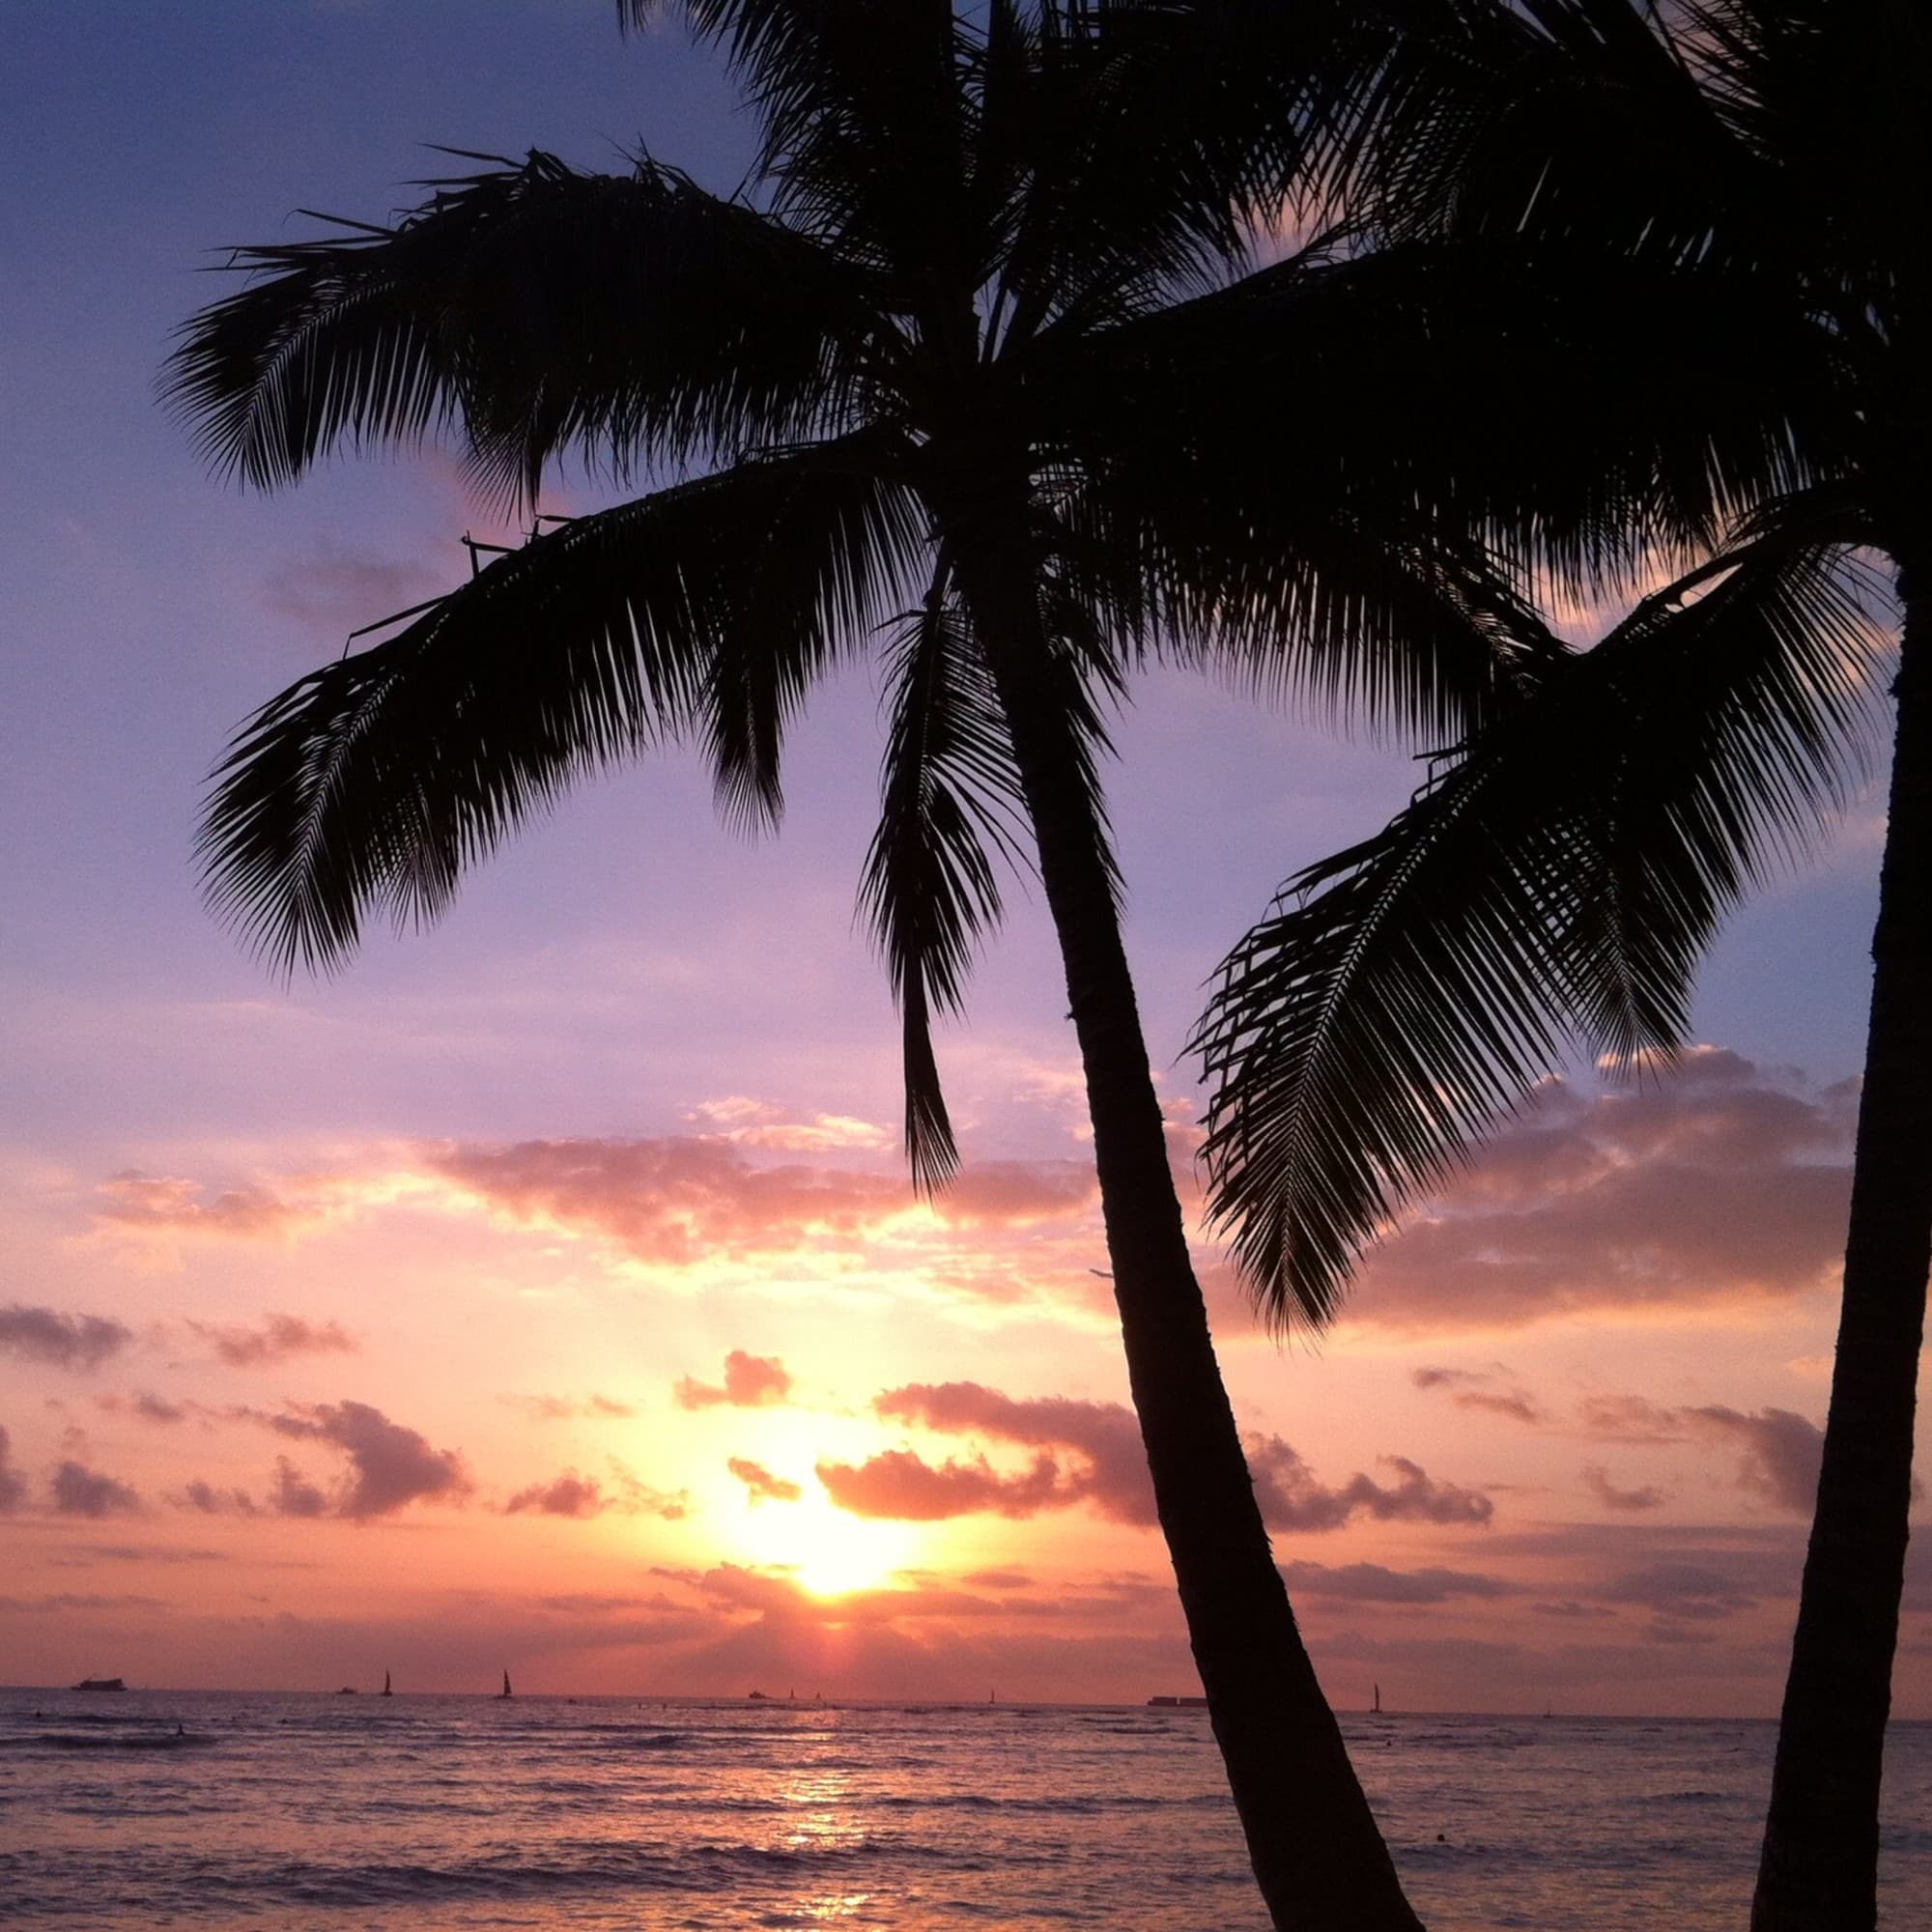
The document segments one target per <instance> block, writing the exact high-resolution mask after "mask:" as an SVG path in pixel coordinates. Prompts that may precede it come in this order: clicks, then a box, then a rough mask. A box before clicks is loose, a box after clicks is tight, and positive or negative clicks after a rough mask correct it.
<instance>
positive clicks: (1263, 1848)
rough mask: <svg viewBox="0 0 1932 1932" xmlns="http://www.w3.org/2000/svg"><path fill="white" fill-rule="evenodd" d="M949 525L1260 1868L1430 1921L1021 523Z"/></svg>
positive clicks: (1181, 1572) (1284, 1903)
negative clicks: (1203, 1176) (1230, 1305)
mask: <svg viewBox="0 0 1932 1932" xmlns="http://www.w3.org/2000/svg"><path fill="white" fill-rule="evenodd" d="M949 522H952V520H949ZM948 535H949V540H950V541H952V544H953V552H954V556H955V559H956V567H957V570H958V575H959V582H960V586H961V589H962V592H963V593H964V595H965V598H966V602H967V605H968V608H969V609H970V611H971V612H972V615H973V620H974V625H975V629H976V630H977V632H978V633H979V635H980V639H982V641H983V644H984V647H985V649H986V651H987V655H988V657H989V659H990V661H991V664H992V668H993V673H994V678H995V682H996V684H997V686H998V689H999V694H1000V699H1001V702H1002V704H1003V706H1004V708H1005V711H1006V714H1007V721H1008V725H1009V730H1010V732H1011V737H1012V745H1013V751H1014V754H1015V757H1016V760H1017V763H1018V767H1019V773H1020V779H1021V783H1022V786H1023V788H1024V791H1025V795H1026V802H1027V808H1028V810H1029V812H1030V813H1031V815H1032V819H1033V825H1034V832H1035V837H1036V838H1037V844H1038V850H1039V865H1040V877H1041V881H1042V884H1043V885H1044V887H1045V892H1046V899H1047V905H1048V907H1049V909H1050V911H1051V913H1052V916H1053V922H1054V926H1055V929H1056V931H1057V933H1058V935H1059V939H1060V946H1061V953H1062V958H1063V960H1064V962H1065V970H1066V991H1067V1000H1068V1003H1069V1007H1070V1009H1071V1017H1072V1020H1073V1025H1074V1030H1075V1033H1076V1035H1077V1037H1078V1038H1079V1042H1080V1056H1081V1061H1082V1064H1083V1066H1084V1068H1085V1072H1086V1078H1087V1102H1088V1108H1089V1112H1090V1114H1091V1117H1092V1120H1093V1123H1094V1158H1095V1163H1096V1165H1097V1167H1098V1170H1099V1181H1100V1201H1101V1209H1102V1213H1103V1215H1104V1218H1105V1221H1106V1229H1107V1251H1108V1255H1109V1257H1110V1258H1111V1260H1112V1262H1113V1272H1114V1297H1115V1301H1116V1303H1117V1304H1118V1306H1119V1309H1120V1315H1121V1329H1122V1336H1123V1338H1124V1340H1125V1344H1126V1355H1127V1375H1128V1380H1129V1383H1130V1385H1131V1388H1132V1391H1133V1400H1134V1407H1135V1409H1136V1410H1137V1412H1138V1414H1139V1416H1140V1425H1141V1435H1142V1439H1143V1441H1144V1442H1145V1444H1146V1447H1147V1455H1148V1466H1149V1468H1150V1470H1151V1474H1152V1477H1153V1491H1154V1502H1155V1507H1156V1509H1157V1511H1158V1514H1159V1518H1160V1526H1161V1530H1162V1533H1163V1534H1164V1535H1165V1537H1166V1539H1167V1547H1168V1551H1169V1554H1170V1556H1171V1557H1172V1559H1173V1563H1174V1572H1175V1577H1176V1580H1177V1582H1178V1583H1179V1593H1180V1602H1181V1606H1182V1608H1183V1610H1184V1611H1185V1613H1186V1618H1187V1630H1188V1636H1189V1639H1190V1641H1191V1643H1192V1646H1193V1651H1194V1660H1195V1663H1196V1665H1197V1666H1198V1668H1199V1670H1200V1673H1201V1682H1202V1685H1203V1688H1204V1689H1205V1690H1206V1691H1207V1693H1208V1715H1209V1717H1210V1719H1211V1720H1212V1722H1213V1727H1214V1736H1215V1739H1216V1741H1217V1742H1218V1743H1219V1745H1220V1747H1221V1754H1222V1757H1223V1758H1224V1760H1225V1761H1226V1764H1227V1770H1228V1781H1229V1784H1230V1786H1231V1787H1232V1789H1233V1793H1234V1799H1235V1804H1236V1809H1237V1811H1238V1812H1239V1814H1240V1819H1241V1825H1242V1829H1243V1831H1244V1832H1245V1833H1246V1834H1247V1843H1248V1852H1249V1856H1250V1858H1251V1859H1252V1860H1253V1861H1254V1868H1255V1876H1256V1878H1257V1879H1258V1880H1259V1881H1260V1884H1261V1889H1262V1895H1263V1897H1264V1899H1265V1900H1266V1903H1267V1908H1268V1911H1269V1913H1270V1915H1271V1916H1272V1918H1273V1921H1274V1923H1275V1925H1276V1926H1278V1927H1280V1928H1283V1932H1288V1928H1294V1932H1420V1925H1419V1921H1418V1920H1417V1918H1416V1917H1415V1914H1414V1913H1413V1912H1412V1911H1411V1910H1410V1908H1409V1905H1408V1902H1407V1900H1406V1898H1405V1897H1404V1896H1403V1893H1402V1888H1401V1886H1400V1884H1399V1883H1398V1881H1397V1879H1396V1875H1395V1867H1394V1865H1393V1863H1392V1862H1391V1861H1390V1858H1389V1854H1388V1848H1387V1847H1386V1846H1385V1845H1384V1844H1383V1842H1382V1837H1381V1833H1380V1832H1379V1830H1378V1827H1377V1825H1376V1821H1375V1817H1374V1814H1373V1813H1372V1812H1371V1811H1370V1809H1369V1805H1368V1801H1367V1799H1366V1798H1365V1797H1364V1796H1363V1793H1362V1788H1361V1785H1360V1783H1359V1782H1358V1780H1357V1779H1356V1776H1355V1772H1354V1767H1353V1766H1352V1765H1351V1764H1350V1761H1349V1755H1348V1751H1347V1748H1346V1747H1345V1746H1344V1745H1343V1742H1342V1734H1341V1730H1340V1727H1339V1726H1338V1725H1337V1724H1336V1722H1335V1717H1334V1714H1333V1712H1331V1711H1330V1710H1329V1708H1328V1704H1327V1701H1326V1699H1325V1698H1324V1697H1323V1696H1322V1694H1321V1686H1320V1684H1319V1683H1317V1681H1316V1677H1315V1670H1314V1666H1313V1665H1312V1664H1311V1663H1310V1662H1309V1659H1308V1653H1307V1651H1306V1650H1305V1649H1304V1648H1303V1646H1302V1642H1301V1635H1300V1633H1299V1631H1298V1630H1297V1629H1296V1628H1295V1622H1294V1613H1293V1610H1292V1609H1291V1608H1290V1606H1289V1602H1288V1593H1287V1590H1286V1588H1285V1587H1284V1585H1283V1583H1282V1579H1281V1575H1280V1573H1279V1572H1278V1571H1277V1570H1276V1568H1275V1565H1274V1557H1273V1552H1272V1550H1271V1549H1270V1548H1269V1545H1268V1538H1267V1531H1266V1529H1265V1527H1264V1524H1263V1521H1262V1516H1261V1510H1260V1508H1259V1507H1258V1505H1257V1504H1256V1501H1255V1494H1254V1484H1253V1480H1252V1478H1251V1477H1250V1476H1249V1474H1248V1467H1247V1462H1246V1459H1245V1457H1244V1456H1243V1454H1242V1450H1241V1441H1240V1435H1239V1432H1238V1431H1237V1429H1236V1425H1235V1417H1234V1411H1233V1409H1232V1408H1231V1407H1230V1406H1229V1403H1228V1396H1227V1391H1226V1389H1225V1388H1224V1387H1223V1386H1222V1382H1221V1374H1220V1369H1219V1367H1218V1365H1217V1364H1216V1362H1215V1359H1214V1349H1213V1343H1212V1341H1211V1340H1210V1338H1209V1335H1208V1311H1207V1307H1206V1304H1205V1303H1204V1301H1203V1300H1202V1296H1201V1290H1200V1287H1199V1286H1198V1284H1197V1283H1196V1281H1195V1278H1194V1271H1193V1265H1192V1264H1191V1262H1190V1260H1189V1258H1188V1253H1187V1239H1186V1235H1185V1232H1184V1229H1183V1226H1182V1222H1181V1214H1180V1204H1179V1200H1178V1198H1177V1197H1176V1194H1175V1189H1174V1179H1173V1176H1172V1174H1171V1172H1170V1170H1169V1168H1168V1163H1167V1143H1166V1137H1165V1134H1164V1132H1163V1127H1162V1122H1161V1114H1160V1107H1159V1103H1158V1101H1157V1100H1156V1099H1155V1097H1154V1091H1153V1081H1152V1078H1151V1074H1150V1072H1149V1070H1148V1055H1147V1046H1146V1042H1145V1040H1144V1038H1143V1036H1142V1032H1141V1022H1140V1013H1139V1010H1138V1009H1137V1007H1136V1004H1135V1000H1134V989H1133V982H1132V980H1131V979H1130V978H1129V975H1128V971H1127V960H1126V953H1125V951H1124V949H1123V947H1122V943H1121V932H1120V923H1119V920H1118V918H1117V917H1116V914H1115V909H1114V902H1113V895H1112V892H1111V889H1110V880H1109V876H1108V872H1107V868H1106V865H1105V863H1104V860H1103V858H1102V855H1101V851H1100V849H1099V846H1098V844H1097V841H1096V838H1095V836H1094V816H1093V810H1092V807H1091V805H1090V803H1089V801H1088V800H1087V798H1086V797H1085V795H1084V793H1083V791H1082V789H1081V786H1080V782H1079V779H1078V776H1077V766H1076V763H1075V752H1076V746H1075V744H1074V743H1073V741H1072V739H1071V737H1070V734H1069V732H1068V729H1067V726H1066V724H1065V715H1064V709H1063V705H1062V701H1061V695H1060V693H1058V692H1056V690H1055V689H1054V685H1053V680H1052V677H1051V675H1050V673H1049V670H1048V666H1047V651H1046V644H1045V639H1044V638H1043V636H1042V632H1041V625H1040V618H1039V611H1038V606H1037V598H1036V592H1035V585H1034V582H1033V578H1032V573H1031V570H1030V569H1029V568H1028V565H1027V561H1026V559H1027V558H1028V556H1029V554H1030V552H1029V549H1028V546H1027V541H1026V531H1025V527H1024V525H1023V524H1020V523H1018V522H1017V521H1015V522H1013V523H1010V524H1009V525H1008V526H1007V527H1006V528H1005V529H1004V530H1001V531H998V532H996V533H991V534H990V535H989V533H987V532H986V531H984V530H983V529H981V530H980V531H978V532H969V531H962V530H961V529H959V527H958V526H957V524H956V523H955V524H953V526H952V528H950V529H949V532H948ZM975 536H977V537H978V538H979V539H980V540H979V541H975V540H974V538H975ZM1008 538H1010V539H1012V541H1011V542H1010V543H1009V542H1008V541H1006V540H1005V539H1008ZM1015 560H1017V561H1015Z"/></svg>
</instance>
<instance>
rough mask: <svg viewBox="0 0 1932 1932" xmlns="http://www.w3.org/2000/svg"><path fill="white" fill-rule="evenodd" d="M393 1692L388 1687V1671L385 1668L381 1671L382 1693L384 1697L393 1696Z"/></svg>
mask: <svg viewBox="0 0 1932 1932" xmlns="http://www.w3.org/2000/svg"><path fill="white" fill-rule="evenodd" d="M395 1694H396V1693H395V1692H394V1691H393V1690H390V1689H389V1673H388V1672H387V1671H386V1670H385V1671H384V1673H383V1695H384V1696H385V1697H393V1696H394V1695H395Z"/></svg>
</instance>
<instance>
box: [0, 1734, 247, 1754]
mask: <svg viewBox="0 0 1932 1932" xmlns="http://www.w3.org/2000/svg"><path fill="white" fill-rule="evenodd" d="M220 1743H221V1740H220V1739H219V1738H211V1737H204V1736H203V1735H202V1734H201V1733H200V1732H198V1731H186V1732H176V1731H164V1732H161V1733H159V1734H157V1735H156V1736H153V1737H126V1738H73V1737H69V1736H67V1735H66V1734H65V1733H64V1732H61V1731H33V1732H30V1733H28V1734H27V1735H26V1736H25V1737H20V1736H14V1737H11V1738H0V1750H31V1749H36V1748H38V1749H41V1750H70V1751H78V1750H91V1751H113V1750H124V1751H134V1750H204V1749H206V1748H208V1747H210V1746H212V1745H218V1744H220Z"/></svg>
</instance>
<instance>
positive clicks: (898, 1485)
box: [818, 1382, 1494, 1531]
mask: <svg viewBox="0 0 1932 1932" xmlns="http://www.w3.org/2000/svg"><path fill="white" fill-rule="evenodd" d="M872 1407H873V1410H874V1412H875V1413H877V1414H878V1415H880V1416H881V1417H883V1418H884V1419H886V1420H888V1421H897V1422H904V1423H911V1424H916V1425H918V1426H920V1427H922V1428H924V1429H928V1430H931V1431H933V1432H934V1433H935V1434H938V1435H982V1436H988V1437H990V1438H992V1439H993V1440H995V1441H1000V1442H1007V1443H1012V1444H1015V1445H1017V1446H1020V1447H1023V1448H1027V1449H1031V1450H1032V1451H1034V1452H1035V1453H1034V1455H1033V1458H1032V1460H1031V1462H1030V1463H1028V1465H1027V1466H1026V1467H1025V1468H1024V1469H1021V1470H1001V1469H999V1468H996V1467H995V1466H994V1465H993V1464H992V1463H990V1462H989V1461H988V1459H987V1458H986V1456H985V1455H984V1454H983V1452H982V1453H980V1454H979V1455H977V1456H974V1457H971V1458H964V1459H960V1458H950V1459H948V1461H946V1462H945V1463H938V1464H934V1463H928V1462H927V1461H926V1460H925V1459H924V1458H923V1457H922V1456H921V1455H919V1454H918V1452H917V1451H915V1450H912V1449H892V1450H888V1451H886V1452H884V1453H883V1454H881V1455H878V1456H874V1457H871V1458H870V1459H868V1460H867V1462H865V1463H859V1464H856V1465H855V1464H851V1463H830V1462H828V1463H820V1464H819V1465H818V1478H819V1481H820V1482H821V1483H823V1484H824V1486H825V1488H826V1491H827V1492H828V1493H829V1494H830V1495H831V1497H832V1500H833V1501H834V1502H835V1503H837V1504H838V1506H839V1507H840V1508H842V1509H847V1510H850V1511H852V1512H853V1513H854V1514H855V1515H861V1516H878V1517H898V1518H901V1519H904V1520H916V1521H936V1520H942V1519H944V1518H949V1517H955V1516H969V1515H975V1514H980V1513H989V1514H993V1515H998V1516H1005V1517H1012V1518H1017V1517H1028V1516H1034V1515H1037V1514H1038V1513H1039V1512H1040V1511H1042V1510H1048V1509H1065V1508H1069V1507H1072V1506H1073V1505H1075V1504H1079V1503H1086V1504H1089V1505H1091V1506H1092V1507H1093V1508H1094V1510H1095V1511H1096V1512H1097V1513H1098V1514H1099V1515H1101V1516H1103V1517H1107V1518H1110V1519H1111V1520H1114V1521H1117V1522H1126V1523H1133V1524H1136V1525H1150V1524H1151V1523H1152V1522H1153V1521H1154V1520H1155V1516H1154V1507H1153V1488H1152V1485H1151V1482H1150V1481H1149V1478H1148V1472H1147V1456H1146V1452H1145V1450H1144V1449H1143V1448H1142V1446H1141V1437H1140V1425H1139V1424H1138V1422H1137V1421H1136V1420H1135V1418H1134V1415H1133V1413H1132V1411H1131V1410H1129V1409H1127V1408H1125V1407H1124V1406H1122V1405H1121V1404H1119V1403H1097V1402H1082V1401H1076V1400H1073V1399H1071V1398H1069V1397H1064V1396H1049V1397H1044V1398H1038V1399H1034V1400H1025V1401H1022V1400H1017V1399H1015V1398H1014V1397H1011V1396H1009V1395H1006V1394H1004V1393H1002V1392H1001V1391H1000V1390H998V1389H992V1388H987V1387H985V1386H983V1385H982V1384H980V1383H979V1382H938V1383H931V1382H915V1383H908V1384H907V1385H906V1386H905V1387H903V1388H896V1389H888V1390H887V1391H886V1392H885V1393H884V1394H882V1395H880V1396H878V1397H877V1398H876V1399H875V1400H874V1402H873V1404H872ZM1246 1448H1247V1455H1248V1467H1249V1470H1250V1472H1251V1473H1252V1475H1253V1477H1254V1484H1255V1494H1256V1499H1257V1500H1258V1501H1259V1502H1260V1504H1261V1507H1262V1514H1263V1516H1264V1518H1265V1520H1267V1522H1268V1523H1269V1525H1270V1526H1271V1527H1273V1528H1275V1529H1280V1530H1306V1531H1323V1530H1331V1529H1339V1528H1341V1527H1342V1525H1343V1524H1344V1523H1346V1522H1348V1521H1349V1520H1350V1519H1351V1518H1352V1517H1355V1516H1357V1515H1364V1516H1370V1517H1374V1518H1376V1519H1378V1520H1383V1521H1392V1520H1405V1521H1412V1522H1436V1523H1465V1524H1476V1525H1480V1524H1484V1523H1487V1522H1488V1521H1489V1520H1490V1518H1491V1517H1492V1514H1493V1513H1494V1505H1493V1504H1492V1502H1491V1500H1490V1498H1489V1497H1487V1496H1485V1495H1481V1494H1479V1493H1477V1492H1474V1491H1469V1490H1463V1489H1460V1488H1458V1487H1457V1486H1455V1485H1453V1484H1448V1483H1438V1482H1435V1480H1434V1479H1433V1478H1431V1477H1430V1476H1429V1475H1428V1474H1427V1472H1426V1471H1424V1470H1423V1469H1422V1468H1420V1467H1419V1466H1418V1465H1417V1464H1416V1463H1412V1462H1410V1461H1408V1460H1407V1459H1406V1457H1400V1456H1392V1457H1386V1458H1384V1459H1383V1464H1384V1466H1386V1467H1388V1468H1390V1469H1393V1470H1394V1472H1395V1474H1396V1477H1397V1481H1396V1482H1395V1483H1394V1484H1393V1485H1387V1486H1385V1485H1383V1484H1381V1483H1378V1482H1377V1481H1376V1480H1375V1479H1374V1478H1373V1477H1370V1476H1367V1475H1361V1474H1357V1475H1355V1476H1353V1477H1351V1478H1350V1480H1349V1482H1347V1483H1346V1484H1344V1485H1343V1486H1342V1487H1341V1488H1340V1489H1330V1488H1328V1487H1326V1486H1325V1485H1323V1484H1322V1483H1321V1482H1320V1481H1319V1480H1318V1479H1317V1477H1316V1476H1315V1474H1314V1472H1313V1471H1312V1470H1311V1469H1310V1468H1309V1467H1308V1465H1307V1463H1304V1462H1303V1461H1302V1460H1301V1457H1300V1456H1299V1455H1298V1454H1297V1453H1296V1451H1295V1450H1294V1449H1293V1447H1292V1446H1291V1445H1290V1444H1289V1443H1287V1442H1285V1441H1283V1440H1282V1438H1281V1437H1280V1436H1278V1435H1249V1436H1248V1437H1247V1439H1246Z"/></svg>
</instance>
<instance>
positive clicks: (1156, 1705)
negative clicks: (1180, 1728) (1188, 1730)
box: [1148, 1697, 1208, 1711]
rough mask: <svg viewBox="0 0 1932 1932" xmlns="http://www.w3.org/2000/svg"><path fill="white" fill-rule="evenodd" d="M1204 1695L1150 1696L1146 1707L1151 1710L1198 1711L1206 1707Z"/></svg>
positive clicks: (1206, 1702)
mask: <svg viewBox="0 0 1932 1932" xmlns="http://www.w3.org/2000/svg"><path fill="white" fill-rule="evenodd" d="M1207 1704H1208V1700H1207V1698H1205V1697H1150V1698H1149V1699H1148V1708H1149V1709H1150V1710H1153V1711H1199V1710H1205V1709H1206V1708H1207Z"/></svg>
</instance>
